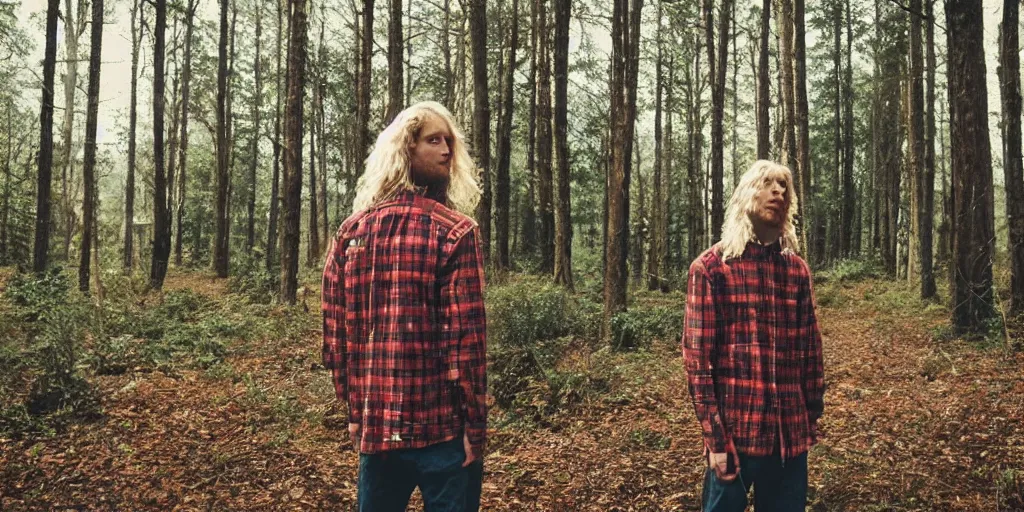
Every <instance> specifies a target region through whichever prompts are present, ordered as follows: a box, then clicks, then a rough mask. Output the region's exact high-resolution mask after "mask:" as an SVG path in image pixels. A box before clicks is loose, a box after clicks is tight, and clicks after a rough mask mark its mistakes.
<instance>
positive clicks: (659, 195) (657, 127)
mask: <svg viewBox="0 0 1024 512" xmlns="http://www.w3.org/2000/svg"><path fill="white" fill-rule="evenodd" d="M657 23H658V24H657V27H658V28H657V29H656V32H655V33H656V37H657V42H656V52H657V55H656V57H655V59H654V176H653V178H652V181H653V183H652V184H651V185H652V186H651V188H652V192H653V196H654V197H652V198H651V236H650V240H651V247H650V250H649V251H648V253H647V275H648V278H647V289H648V290H659V289H661V280H662V270H661V268H662V262H664V260H665V256H664V249H665V229H666V226H665V222H664V220H663V219H664V216H665V209H666V204H665V200H664V196H663V192H662V188H661V185H662V184H661V181H662V174H661V173H662V165H663V160H664V158H663V155H662V152H663V148H664V146H663V142H662V132H661V110H662V108H661V98H662V96H661V91H662V88H663V85H664V83H663V82H664V81H663V79H662V68H663V58H664V57H663V53H664V52H663V46H664V41H663V39H662V35H661V23H662V7H661V2H658V17H657Z"/></svg>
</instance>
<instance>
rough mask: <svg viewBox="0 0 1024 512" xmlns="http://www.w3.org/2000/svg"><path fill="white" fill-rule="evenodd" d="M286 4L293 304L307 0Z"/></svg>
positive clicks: (286, 298) (286, 284)
mask: <svg viewBox="0 0 1024 512" xmlns="http://www.w3.org/2000/svg"><path fill="white" fill-rule="evenodd" d="M288 5H289V7H290V9H289V11H290V15H289V23H288V101H287V103H286V105H285V116H284V122H285V126H284V147H285V158H284V229H283V230H282V231H281V297H280V300H281V302H283V303H285V304H295V294H296V292H297V291H298V272H299V238H300V235H301V233H300V231H299V227H300V224H301V219H300V215H301V213H302V212H301V210H302V119H303V117H302V111H303V87H304V86H305V84H306V0H288ZM371 36H372V33H371ZM364 43H365V40H364ZM364 49H365V48H364ZM367 51H368V49H367ZM368 54H369V53H367V55H368ZM367 92H368V91H367Z"/></svg>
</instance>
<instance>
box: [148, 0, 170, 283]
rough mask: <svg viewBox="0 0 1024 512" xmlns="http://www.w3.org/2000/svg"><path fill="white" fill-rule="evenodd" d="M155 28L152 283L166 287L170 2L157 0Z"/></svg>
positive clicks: (168, 225) (167, 252)
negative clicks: (166, 58) (166, 62)
mask: <svg viewBox="0 0 1024 512" xmlns="http://www.w3.org/2000/svg"><path fill="white" fill-rule="evenodd" d="M154 6H155V7H156V26H155V28H154V30H153V39H154V45H153V46H154V49H153V161H154V164H155V168H156V174H155V176H154V178H153V255H152V263H151V264H150V267H149V269H150V276H149V284H150V286H151V287H152V288H155V289H157V290H159V289H161V288H163V285H164V277H165V276H166V275H167V262H168V259H169V258H168V257H169V256H170V254H171V226H170V224H169V222H168V216H167V211H166V210H167V181H166V176H165V175H164V46H165V42H164V33H165V32H166V30H167V0H154Z"/></svg>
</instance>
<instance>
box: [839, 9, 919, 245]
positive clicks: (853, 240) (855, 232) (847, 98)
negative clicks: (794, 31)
mask: <svg viewBox="0 0 1024 512" xmlns="http://www.w3.org/2000/svg"><path fill="white" fill-rule="evenodd" d="M929 1H930V0H929ZM845 3H846V70H845V73H844V74H843V100H844V105H843V107H844V109H843V192H842V211H841V213H840V219H841V222H840V224H841V226H842V228H841V229H842V233H841V235H840V244H841V247H840V250H839V253H840V254H841V255H842V256H843V257H846V258H848V257H851V256H853V255H854V250H853V248H854V246H857V247H859V245H860V244H859V241H860V234H861V233H860V230H859V229H854V223H855V222H854V219H859V218H860V217H859V216H856V215H855V209H856V208H855V206H856V204H855V203H856V199H857V194H856V191H857V187H856V185H855V184H854V181H853V159H854V147H853V103H854V96H853V94H854V92H853V61H852V56H853V13H852V11H851V9H850V0H846V2H845Z"/></svg>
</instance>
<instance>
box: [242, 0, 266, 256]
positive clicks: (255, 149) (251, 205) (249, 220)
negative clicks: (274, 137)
mask: <svg viewBox="0 0 1024 512" xmlns="http://www.w3.org/2000/svg"><path fill="white" fill-rule="evenodd" d="M262 36H263V8H262V5H261V4H259V3H257V4H256V55H255V56H254V57H253V61H252V72H253V81H254V85H255V87H256V90H255V91H253V102H252V110H251V114H252V123H253V124H252V125H253V133H252V140H251V141H250V143H249V158H250V160H249V184H248V185H249V187H248V190H246V195H247V196H248V197H247V198H246V205H245V210H246V211H245V213H246V217H245V252H246V254H252V250H253V248H254V247H255V245H256V168H257V165H256V164H257V162H258V160H259V154H260V132H261V129H262V123H261V122H260V110H261V109H262V107H263V75H262V69H261V68H262V66H261V65H260V40H261V38H262Z"/></svg>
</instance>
